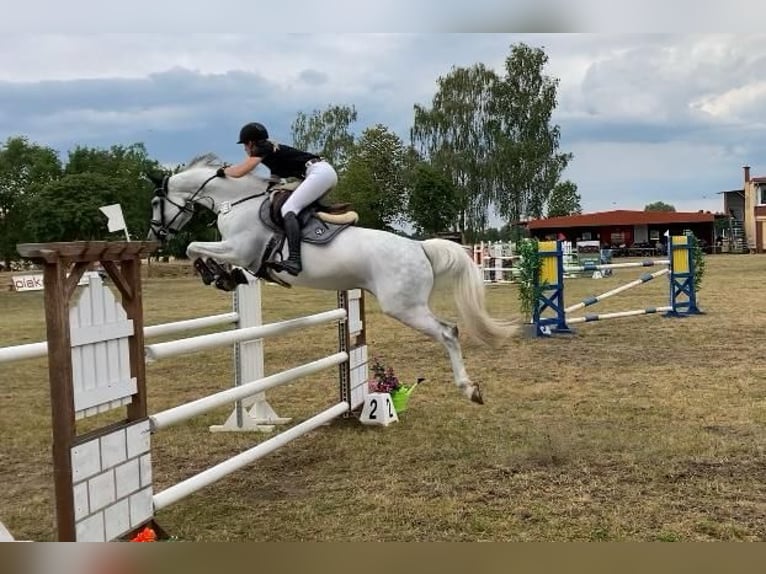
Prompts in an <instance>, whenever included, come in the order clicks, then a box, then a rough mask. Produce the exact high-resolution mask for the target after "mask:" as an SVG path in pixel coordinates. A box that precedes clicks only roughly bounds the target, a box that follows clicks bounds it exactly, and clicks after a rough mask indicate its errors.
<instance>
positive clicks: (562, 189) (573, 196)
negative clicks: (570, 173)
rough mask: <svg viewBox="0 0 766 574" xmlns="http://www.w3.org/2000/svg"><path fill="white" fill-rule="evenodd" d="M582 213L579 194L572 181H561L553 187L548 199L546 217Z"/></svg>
mask: <svg viewBox="0 0 766 574" xmlns="http://www.w3.org/2000/svg"><path fill="white" fill-rule="evenodd" d="M578 213H582V206H581V205H580V194H579V193H577V184H576V183H574V182H572V181H569V180H567V181H562V182H559V183H557V184H556V185H555V186H554V187H553V191H552V192H551V196H550V198H549V199H548V217H560V216H564V215H575V214H578Z"/></svg>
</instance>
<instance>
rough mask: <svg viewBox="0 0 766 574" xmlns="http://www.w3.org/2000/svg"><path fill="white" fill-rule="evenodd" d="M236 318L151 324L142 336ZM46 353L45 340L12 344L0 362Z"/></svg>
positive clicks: (0, 352)
mask: <svg viewBox="0 0 766 574" xmlns="http://www.w3.org/2000/svg"><path fill="white" fill-rule="evenodd" d="M237 320H238V315H237V313H222V314H220V315H211V316H209V317H200V318H198V319H185V320H183V321H176V322H174V323H162V324H160V325H151V326H148V327H144V337H159V336H162V335H172V334H173V333H181V332H183V331H191V330H192V329H202V328H206V327H217V326H219V325H231V324H232V323H234V322H236V321H237ZM47 354H48V343H47V342H46V341H42V342H40V343H25V344H23V345H12V346H9V347H2V348H0V363H10V362H12V361H22V360H25V359H40V358H42V357H45V356H46V355H47Z"/></svg>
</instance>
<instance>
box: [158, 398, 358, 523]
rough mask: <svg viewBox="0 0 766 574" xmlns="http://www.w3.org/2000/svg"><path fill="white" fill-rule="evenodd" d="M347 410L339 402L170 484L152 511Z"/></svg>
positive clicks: (252, 460) (225, 474) (345, 405)
mask: <svg viewBox="0 0 766 574" xmlns="http://www.w3.org/2000/svg"><path fill="white" fill-rule="evenodd" d="M347 411H348V403H346V402H342V403H338V404H336V405H335V406H333V407H330V408H329V409H327V410H325V411H322V412H321V413H319V414H317V415H315V416H313V417H311V418H310V419H308V420H305V421H304V422H302V423H300V424H297V425H295V426H294V427H292V428H290V429H288V430H286V431H284V432H281V433H279V434H278V435H276V436H274V437H272V438H270V439H268V440H266V441H264V442H262V443H260V444H259V445H257V446H254V447H253V448H251V449H250V450H246V451H245V452H243V453H240V454H238V455H236V456H234V457H232V458H230V459H228V460H225V461H224V462H222V463H219V464H217V465H216V466H213V467H211V468H209V469H207V470H205V471H203V472H201V473H199V474H197V475H194V476H192V477H191V478H187V479H186V480H184V481H182V482H179V483H178V484H176V485H174V486H171V487H170V488H167V489H165V490H163V491H162V492H158V493H157V494H155V495H154V497H153V502H154V510H155V512H156V511H158V510H162V509H163V508H165V507H167V506H170V505H171V504H173V503H175V502H178V501H179V500H182V499H184V498H186V497H187V496H189V495H191V494H194V493H195V492H197V491H198V490H201V489H203V488H205V487H207V486H210V485H211V484H214V483H216V482H217V481H219V480H220V479H222V478H224V477H225V476H227V475H229V474H231V473H232V472H236V471H237V470H240V469H241V468H244V467H246V466H248V465H249V464H251V463H253V462H255V461H256V460H258V459H259V458H263V457H264V456H266V455H267V454H269V453H271V452H273V451H275V450H277V449H278V448H280V447H282V446H284V445H286V444H287V443H289V442H290V441H292V440H294V439H296V438H299V437H300V436H302V435H304V434H306V433H308V432H310V431H312V430H314V429H316V428H318V427H320V426H322V425H323V424H325V423H328V422H330V421H332V420H333V419H335V418H337V417H339V416H340V415H342V414H343V413H345V412H347Z"/></svg>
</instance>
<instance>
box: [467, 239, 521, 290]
mask: <svg viewBox="0 0 766 574" xmlns="http://www.w3.org/2000/svg"><path fill="white" fill-rule="evenodd" d="M514 249H515V244H514V243H512V242H502V241H495V242H492V241H487V242H484V241H482V242H480V243H475V244H474V245H473V246H472V247H471V246H468V249H467V250H468V253H469V255H471V257H472V259H473V262H474V263H475V264H476V265H477V267H479V269H480V271H481V275H482V277H483V278H484V283H485V284H489V283H493V284H511V283H517V280H516V278H517V276H518V274H519V269H518V267H513V262H514V261H517V260H519V259H521V256H520V255H518V254H514ZM505 261H510V262H511V265H510V266H506V265H505V263H504V262H505ZM509 276H510V278H509Z"/></svg>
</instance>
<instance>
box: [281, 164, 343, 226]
mask: <svg viewBox="0 0 766 574" xmlns="http://www.w3.org/2000/svg"><path fill="white" fill-rule="evenodd" d="M337 184H338V174H337V173H336V172H335V168H333V167H332V166H331V165H330V164H329V163H327V162H326V161H320V162H317V163H312V164H311V165H309V166H308V168H307V169H306V179H304V180H303V181H302V182H301V184H300V185H299V186H298V187H297V188H296V189H295V191H293V192H292V194H291V195H290V197H289V198H288V199H287V201H285V203H284V205H283V206H282V216H283V217H284V216H285V214H286V213H289V212H290V211H292V212H293V213H295V214H298V213H300V211H301V210H302V209H303V208H305V207H307V206H308V205H309V204H311V203H313V202H314V201H316V200H318V199H319V198H321V197H322V196H323V195H325V194H326V193H327V192H329V191H330V190H331V189H332V188H333V187H335V186H336V185H337Z"/></svg>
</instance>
